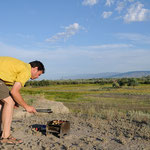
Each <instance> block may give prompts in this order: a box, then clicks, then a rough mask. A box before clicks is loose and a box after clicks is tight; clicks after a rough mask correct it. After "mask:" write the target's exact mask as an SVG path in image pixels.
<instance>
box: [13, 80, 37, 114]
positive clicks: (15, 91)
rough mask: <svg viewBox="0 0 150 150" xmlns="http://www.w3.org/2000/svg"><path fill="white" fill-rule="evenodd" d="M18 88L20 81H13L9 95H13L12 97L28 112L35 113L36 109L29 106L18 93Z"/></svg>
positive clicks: (19, 87)
mask: <svg viewBox="0 0 150 150" xmlns="http://www.w3.org/2000/svg"><path fill="white" fill-rule="evenodd" d="M20 89H21V83H20V82H15V84H14V85H13V87H12V89H11V95H12V96H13V99H14V100H15V101H16V102H17V103H18V104H19V105H21V106H22V107H23V108H24V109H25V110H26V111H27V112H30V113H36V110H35V108H34V107H32V106H29V105H28V104H27V103H26V102H25V101H24V99H23V98H22V96H21V94H20Z"/></svg>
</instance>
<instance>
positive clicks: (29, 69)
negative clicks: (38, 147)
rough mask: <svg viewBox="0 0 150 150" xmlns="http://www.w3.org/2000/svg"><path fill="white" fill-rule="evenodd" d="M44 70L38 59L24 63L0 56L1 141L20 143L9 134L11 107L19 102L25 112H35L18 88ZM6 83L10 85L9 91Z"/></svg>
mask: <svg viewBox="0 0 150 150" xmlns="http://www.w3.org/2000/svg"><path fill="white" fill-rule="evenodd" d="M44 72H45V68H44V65H43V64H42V63H41V62H40V61H33V62H30V63H25V62H23V61H21V60H18V59H16V58H12V57H0V113H1V120H2V128H3V132H2V135H1V139H0V142H1V143H22V141H21V140H18V139H16V138H14V137H13V136H12V135H11V134H10V127H11V122H12V116H13V109H14V106H15V104H19V105H21V106H22V107H23V108H24V109H25V110H26V111H27V112H29V113H36V110H35V108H34V107H33V106H29V105H28V104H27V103H26V102H25V101H24V99H23V98H22V96H21V94H20V89H21V87H23V86H24V85H25V83H26V82H27V81H28V80H29V79H36V78H38V77H39V76H40V75H41V74H43V73H44ZM7 85H12V88H11V91H9V89H8V87H7ZM0 126H1V124H0Z"/></svg>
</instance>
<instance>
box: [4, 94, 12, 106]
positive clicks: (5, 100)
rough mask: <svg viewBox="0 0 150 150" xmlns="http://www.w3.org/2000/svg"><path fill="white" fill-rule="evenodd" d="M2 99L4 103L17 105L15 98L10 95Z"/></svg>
mask: <svg viewBox="0 0 150 150" xmlns="http://www.w3.org/2000/svg"><path fill="white" fill-rule="evenodd" d="M2 101H3V103H6V104H9V105H12V106H14V105H15V102H14V100H13V99H12V97H11V96H9V97H7V98H4V99H3V100H2Z"/></svg>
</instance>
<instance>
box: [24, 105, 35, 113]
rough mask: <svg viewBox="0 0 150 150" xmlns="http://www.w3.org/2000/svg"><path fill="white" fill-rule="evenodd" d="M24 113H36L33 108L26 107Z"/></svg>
mask: <svg viewBox="0 0 150 150" xmlns="http://www.w3.org/2000/svg"><path fill="white" fill-rule="evenodd" d="M26 111H27V112H29V113H37V111H36V109H35V108H34V107H33V106H29V105H28V106H27V107H26Z"/></svg>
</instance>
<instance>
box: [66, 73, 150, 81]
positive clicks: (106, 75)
mask: <svg viewBox="0 0 150 150" xmlns="http://www.w3.org/2000/svg"><path fill="white" fill-rule="evenodd" d="M148 75H150V71H130V72H124V73H118V72H106V73H98V74H78V75H74V76H66V77H64V79H92V78H132V77H133V78H140V77H143V76H148Z"/></svg>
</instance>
